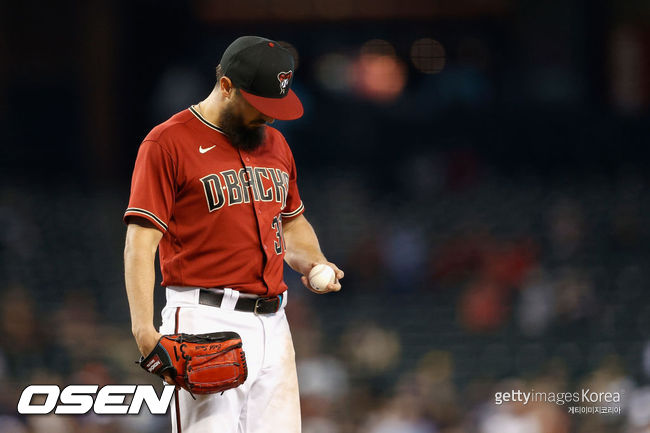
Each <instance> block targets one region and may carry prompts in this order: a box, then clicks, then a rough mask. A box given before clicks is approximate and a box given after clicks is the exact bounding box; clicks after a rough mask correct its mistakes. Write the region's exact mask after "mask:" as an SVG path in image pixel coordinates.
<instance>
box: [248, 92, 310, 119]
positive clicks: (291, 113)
mask: <svg viewBox="0 0 650 433" xmlns="http://www.w3.org/2000/svg"><path fill="white" fill-rule="evenodd" d="M240 92H241V95H242V96H243V97H244V99H245V100H246V101H248V103H249V104H251V105H252V106H253V107H255V108H256V109H257V110H258V111H259V112H260V113H262V114H264V115H265V116H269V117H272V118H274V119H278V120H294V119H298V118H299V117H301V116H302V114H303V113H304V110H303V109H302V103H301V102H300V99H298V95H296V93H295V92H294V91H293V90H291V89H289V93H287V96H285V97H284V98H264V97H262V96H256V95H251V94H250V93H248V92H245V91H244V90H241V89H240Z"/></svg>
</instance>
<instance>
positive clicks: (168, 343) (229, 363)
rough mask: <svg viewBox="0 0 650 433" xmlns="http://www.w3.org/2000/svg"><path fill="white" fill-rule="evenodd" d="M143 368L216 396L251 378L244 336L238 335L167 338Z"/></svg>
mask: <svg viewBox="0 0 650 433" xmlns="http://www.w3.org/2000/svg"><path fill="white" fill-rule="evenodd" d="M139 363H140V366H141V367H142V368H144V369H145V370H147V371H148V372H149V373H153V374H157V375H159V376H160V377H163V374H164V373H169V374H171V377H172V379H174V381H175V382H176V384H177V385H179V386H181V387H183V388H185V389H186V390H188V391H189V392H190V393H191V394H192V396H194V394H213V393H216V392H223V391H225V390H227V389H231V388H236V387H238V386H239V385H241V384H242V383H244V381H245V380H246V377H248V368H247V367H246V356H245V354H244V350H243V349H242V342H241V337H240V336H239V334H237V333H236V332H213V333H210V334H172V335H163V336H162V337H160V340H158V344H156V347H154V348H153V350H152V351H151V353H150V354H149V355H147V356H146V357H141V358H140V361H139Z"/></svg>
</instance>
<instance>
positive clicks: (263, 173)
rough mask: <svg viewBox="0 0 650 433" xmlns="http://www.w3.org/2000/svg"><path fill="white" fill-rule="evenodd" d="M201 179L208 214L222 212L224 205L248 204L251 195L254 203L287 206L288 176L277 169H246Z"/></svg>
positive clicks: (210, 175) (227, 171) (247, 167)
mask: <svg viewBox="0 0 650 433" xmlns="http://www.w3.org/2000/svg"><path fill="white" fill-rule="evenodd" d="M200 180H201V183H203V190H204V192H205V198H206V201H207V203H208V210H209V211H210V212H213V211H215V210H218V209H221V208H222V207H223V206H224V205H225V204H226V202H228V206H232V205H236V204H242V203H250V200H251V193H252V196H253V200H255V201H265V202H271V201H275V202H277V203H281V209H284V208H285V206H286V204H287V190H288V188H289V174H288V173H287V172H284V171H282V170H280V169H279V168H268V167H249V166H246V167H242V168H240V169H239V170H238V171H235V170H233V169H231V170H224V171H222V172H220V173H218V174H209V175H207V176H203V177H202V178H201V179H200ZM224 191H225V192H227V194H224Z"/></svg>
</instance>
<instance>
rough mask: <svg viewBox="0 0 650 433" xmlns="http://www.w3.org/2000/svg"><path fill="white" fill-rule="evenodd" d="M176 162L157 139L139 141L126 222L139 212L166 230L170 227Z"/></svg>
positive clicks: (157, 226)
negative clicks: (140, 142)
mask: <svg viewBox="0 0 650 433" xmlns="http://www.w3.org/2000/svg"><path fill="white" fill-rule="evenodd" d="M175 178H176V176H175V164H174V161H173V159H172V156H171V155H170V154H169V152H167V151H166V150H165V149H164V148H163V147H162V146H161V145H160V144H159V143H158V142H156V141H151V140H145V141H144V142H142V144H141V145H140V149H139V150H138V156H137V158H136V161H135V168H134V169H133V177H132V180H131V197H130V198H129V206H128V208H127V209H126V212H125V213H124V218H123V219H124V222H125V223H128V220H129V217H131V216H137V217H142V218H145V219H147V220H149V221H150V222H151V223H153V224H154V226H156V228H158V229H159V230H160V231H162V232H163V233H164V232H166V231H167V228H168V223H169V219H170V217H171V212H172V208H173V203H174V195H175V186H174V185H175V182H174V179H175Z"/></svg>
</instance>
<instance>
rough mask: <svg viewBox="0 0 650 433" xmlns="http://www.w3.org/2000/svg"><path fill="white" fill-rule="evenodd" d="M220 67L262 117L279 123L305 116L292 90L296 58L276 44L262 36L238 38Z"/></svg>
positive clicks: (224, 54)
mask: <svg viewBox="0 0 650 433" xmlns="http://www.w3.org/2000/svg"><path fill="white" fill-rule="evenodd" d="M220 64H221V68H222V70H223V74H224V75H225V76H226V77H228V78H230V80H231V81H232V83H233V85H234V86H235V87H236V88H238V89H239V91H240V92H241V94H242V96H243V97H244V99H246V101H248V103H250V104H251V105H252V106H253V107H255V108H256V109H258V110H259V111H260V112H261V113H262V114H265V115H266V116H269V117H272V118H274V119H278V120H293V119H297V118H299V117H300V116H302V114H303V108H302V103H301V102H300V99H298V96H297V95H296V94H295V93H294V91H293V90H291V84H292V83H293V75H294V60H293V56H292V55H291V53H290V52H289V51H288V50H287V49H286V48H284V47H282V46H280V44H278V43H277V42H276V41H272V40H270V39H266V38H262V37H259V36H242V37H241V38H237V39H236V40H235V41H234V42H233V43H232V44H230V46H228V48H226V51H224V53H223V56H222V57H221V62H220Z"/></svg>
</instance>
